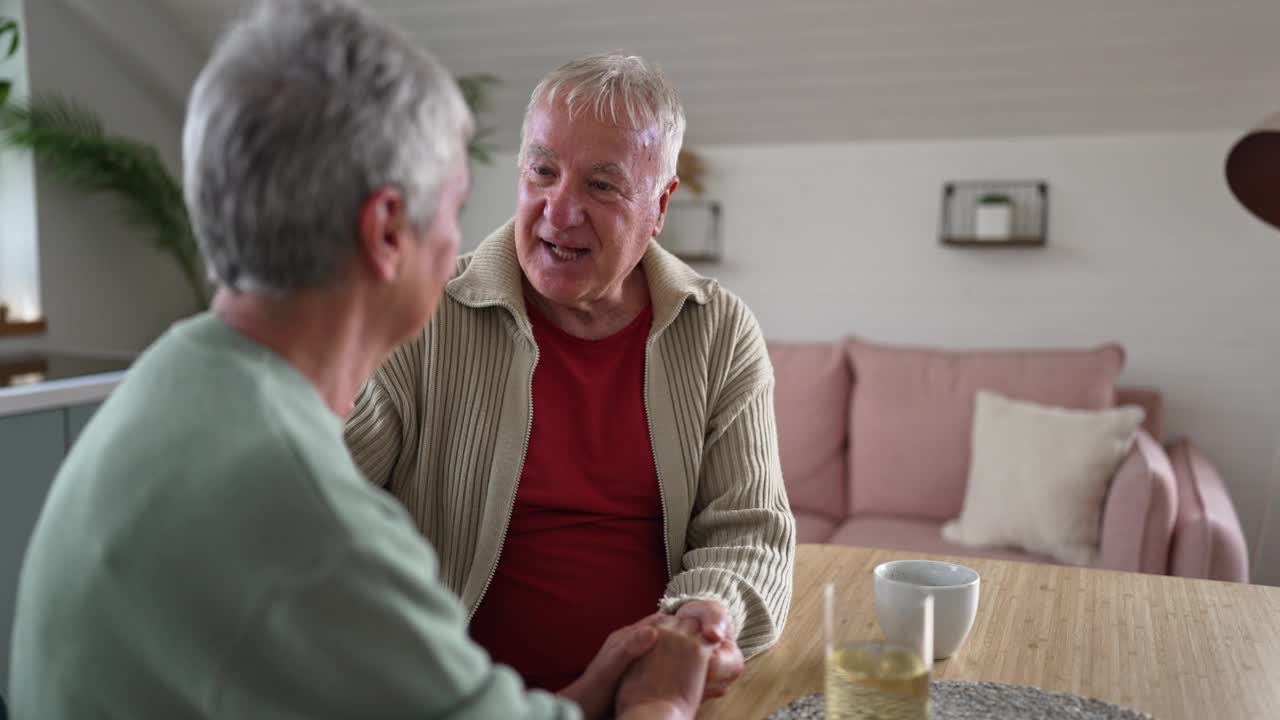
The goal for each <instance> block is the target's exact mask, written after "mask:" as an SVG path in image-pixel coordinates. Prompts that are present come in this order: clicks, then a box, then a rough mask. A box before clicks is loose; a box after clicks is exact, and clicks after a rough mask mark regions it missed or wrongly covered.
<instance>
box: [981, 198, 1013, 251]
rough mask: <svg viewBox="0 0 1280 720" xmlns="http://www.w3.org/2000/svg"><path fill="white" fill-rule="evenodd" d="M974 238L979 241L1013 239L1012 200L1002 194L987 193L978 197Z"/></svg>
mask: <svg viewBox="0 0 1280 720" xmlns="http://www.w3.org/2000/svg"><path fill="white" fill-rule="evenodd" d="M974 237H976V238H978V239H979V240H1008V239H1009V238H1011V237H1013V198H1011V197H1009V196H1008V195H1005V194H1002V193H987V194H986V195H983V196H981V197H979V198H978V207H977V212H976V213H975V217H974Z"/></svg>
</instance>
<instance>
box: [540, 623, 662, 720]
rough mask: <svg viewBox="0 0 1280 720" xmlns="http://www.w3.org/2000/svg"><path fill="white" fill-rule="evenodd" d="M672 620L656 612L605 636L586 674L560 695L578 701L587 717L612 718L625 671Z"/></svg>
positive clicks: (591, 718) (589, 718) (593, 718)
mask: <svg viewBox="0 0 1280 720" xmlns="http://www.w3.org/2000/svg"><path fill="white" fill-rule="evenodd" d="M669 620H670V618H669V617H668V616H665V615H663V614H662V613H654V614H652V615H650V616H648V617H646V618H644V619H643V620H641V621H639V622H637V623H634V624H631V625H627V626H626V627H623V628H619V629H618V630H614V631H613V632H612V633H610V634H609V637H607V638H605V640H604V644H602V645H601V646H600V651H599V652H597V653H596V656H595V657H594V658H592V660H591V664H590V665H588V666H587V669H586V670H585V671H583V673H582V677H580V678H578V679H577V680H575V681H573V683H571V684H570V685H569V686H568V687H566V688H564V689H563V690H561V691H560V692H558V693H556V694H557V695H559V696H561V697H563V698H565V699H568V700H572V701H574V702H576V703H578V706H579V707H581V708H582V715H583V717H584V718H586V720H596V719H597V718H605V717H608V715H609V710H610V708H612V707H613V696H614V694H615V693H616V692H617V690H618V684H619V683H621V682H622V674H623V673H625V672H626V671H627V668H628V667H630V666H631V663H632V661H634V660H635V659H636V658H638V657H640V656H641V655H644V654H645V653H646V652H648V651H649V649H650V648H652V647H653V644H654V643H655V642H657V640H658V629H657V628H658V625H659V624H662V623H666V622H669Z"/></svg>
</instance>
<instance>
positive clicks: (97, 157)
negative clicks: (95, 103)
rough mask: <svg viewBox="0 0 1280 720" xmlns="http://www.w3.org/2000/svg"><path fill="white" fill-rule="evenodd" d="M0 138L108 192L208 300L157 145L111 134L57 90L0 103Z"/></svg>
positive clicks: (75, 183)
mask: <svg viewBox="0 0 1280 720" xmlns="http://www.w3.org/2000/svg"><path fill="white" fill-rule="evenodd" d="M0 143H3V144H4V145H7V146H10V147H15V148H25V149H27V150H30V151H32V152H33V153H34V154H35V156H36V159H37V160H38V161H39V162H40V163H41V165H42V166H43V167H45V168H47V169H49V170H50V171H51V172H52V173H53V174H54V176H56V177H57V178H59V179H60V180H62V181H64V182H66V183H67V184H68V185H70V186H71V187H73V188H75V189H77V190H81V191H84V192H87V193H94V194H104V195H109V196H111V197H113V198H114V199H115V200H116V204H117V206H118V208H119V210H120V211H121V215H122V217H123V218H124V219H125V220H126V221H127V222H128V223H129V224H131V225H133V226H134V227H136V228H138V229H139V230H142V231H143V234H144V237H145V238H146V240H147V241H148V242H149V243H150V244H151V245H152V246H153V247H154V248H156V249H157V250H160V251H162V252H165V253H168V254H169V255H171V256H172V257H173V259H174V261H175V262H176V263H178V265H179V267H180V269H181V270H182V273H183V275H184V276H185V278H186V280H187V283H188V285H189V286H190V289H191V292H192V295H193V297H194V298H195V299H196V300H197V302H198V303H199V306H200V307H205V306H207V305H208V288H207V286H206V284H205V281H204V279H203V278H204V276H203V271H202V268H201V263H200V253H199V249H198V247H197V245H196V241H195V236H194V234H193V233H192V231H191V223H190V221H189V219H188V217H187V211H186V206H185V204H184V202H183V197H182V188H181V186H180V185H179V184H178V181H177V180H175V179H174V178H173V176H172V175H171V174H170V173H169V171H168V169H167V168H165V166H164V162H163V161H162V160H161V159H160V155H159V153H157V152H156V150H155V148H153V147H151V146H149V145H146V144H143V143H139V142H136V141H134V140H129V139H127V138H122V137H116V136H111V135H108V134H107V133H106V132H105V131H104V130H103V127H102V123H101V122H100V121H99V120H98V117H97V116H96V115H95V114H93V113H92V112H91V111H89V110H87V109H85V108H83V107H81V106H79V105H76V104H75V103H72V102H69V101H66V100H62V99H60V98H56V97H41V98H36V99H35V100H33V101H32V102H31V103H30V104H15V105H8V106H4V107H0Z"/></svg>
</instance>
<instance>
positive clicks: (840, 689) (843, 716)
mask: <svg viewBox="0 0 1280 720" xmlns="http://www.w3.org/2000/svg"><path fill="white" fill-rule="evenodd" d="M823 592H824V593H825V598H824V600H825V611H826V613H825V616H824V620H825V633H826V662H825V665H826V683H825V711H826V718H827V720H872V719H873V718H874V719H876V720H926V719H927V718H928V717H929V671H930V670H931V668H932V665H933V661H932V658H933V596H932V595H927V596H925V598H924V602H923V603H922V604H921V605H920V607H919V609H920V632H919V633H918V634H917V637H918V638H919V643H918V644H917V646H916V647H903V646H901V645H894V644H891V643H887V642H881V641H869V640H867V639H866V638H859V637H854V636H852V635H853V632H854V628H861V627H864V624H863V623H855V622H853V611H854V610H855V603H853V602H852V601H851V600H850V599H849V598H846V599H845V600H844V601H843V602H841V599H840V598H839V597H838V596H837V593H836V588H835V586H834V585H833V584H831V583H827V584H826V586H825V587H824V588H823Z"/></svg>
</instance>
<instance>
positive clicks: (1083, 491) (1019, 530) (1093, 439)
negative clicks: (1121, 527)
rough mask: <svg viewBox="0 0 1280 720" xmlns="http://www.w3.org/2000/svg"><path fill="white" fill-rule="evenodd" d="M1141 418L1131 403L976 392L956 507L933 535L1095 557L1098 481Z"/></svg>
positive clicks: (1084, 559)
mask: <svg viewBox="0 0 1280 720" xmlns="http://www.w3.org/2000/svg"><path fill="white" fill-rule="evenodd" d="M1143 417H1145V413H1144V412H1143V410H1142V408H1140V407H1137V406H1134V405H1129V406H1125V407H1119V408H1107V409H1105V410H1066V409H1063V408H1057V407H1050V406H1046V405H1039V404H1037V403H1029V402H1024V401H1021V400H1011V399H1009V398H1006V397H1004V396H1003V395H999V394H997V393H993V392H991V391H989V390H980V391H979V392H978V407H977V410H976V411H975V413H974V420H973V463H972V465H970V467H969V481H968V483H967V485H966V486H965V495H964V510H963V512H961V513H960V517H958V518H956V519H955V520H953V521H951V522H948V523H947V524H945V525H943V526H942V537H944V538H946V539H947V540H949V541H951V542H954V543H958V544H960V545H966V546H970V547H988V546H1016V547H1020V548H1024V549H1026V550H1028V551H1030V552H1034V553H1039V554H1043V555H1052V556H1053V557H1055V558H1057V559H1058V560H1060V561H1062V562H1064V563H1069V564H1071V565H1085V566H1089V565H1095V564H1097V562H1098V557H1099V554H1100V550H1099V540H1098V537H1099V532H1100V528H1101V526H1102V508H1103V500H1104V498H1106V495H1107V487H1108V486H1109V485H1110V484H1111V478H1112V477H1114V476H1115V472H1116V468H1117V467H1119V466H1120V463H1121V462H1122V461H1123V460H1124V458H1125V456H1126V455H1128V453H1129V448H1130V447H1131V446H1132V444H1133V438H1134V435H1135V434H1136V433H1137V432H1138V427H1139V426H1140V425H1141V424H1142V418H1143ZM1139 517H1141V516H1139ZM1136 519H1137V518H1135V520H1136Z"/></svg>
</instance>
